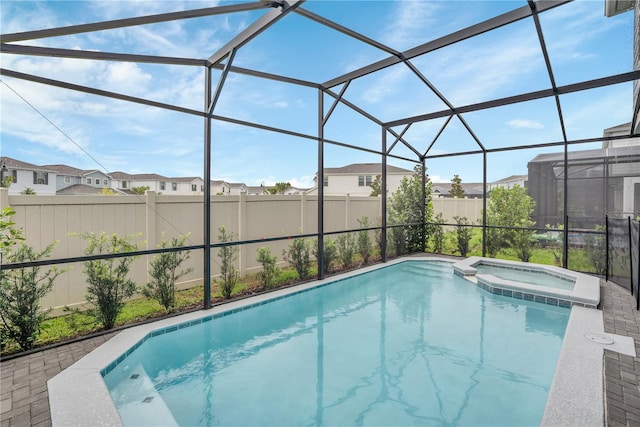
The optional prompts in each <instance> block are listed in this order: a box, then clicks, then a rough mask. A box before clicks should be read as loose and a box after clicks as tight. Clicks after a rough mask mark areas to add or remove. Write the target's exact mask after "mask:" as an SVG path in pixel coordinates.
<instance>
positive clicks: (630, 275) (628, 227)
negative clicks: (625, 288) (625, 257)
mask: <svg viewBox="0 0 640 427" xmlns="http://www.w3.org/2000/svg"><path fill="white" fill-rule="evenodd" d="M627 231H628V232H629V284H630V286H629V287H630V288H631V295H633V253H632V252H631V251H632V250H633V241H632V240H631V239H632V237H631V217H630V216H628V217H627ZM637 299H638V298H636V300H637ZM636 305H637V303H636Z"/></svg>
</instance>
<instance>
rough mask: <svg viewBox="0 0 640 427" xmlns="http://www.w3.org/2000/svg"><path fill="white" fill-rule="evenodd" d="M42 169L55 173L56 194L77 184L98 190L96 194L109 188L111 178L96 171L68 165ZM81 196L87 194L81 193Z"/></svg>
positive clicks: (49, 166)
mask: <svg viewBox="0 0 640 427" xmlns="http://www.w3.org/2000/svg"><path fill="white" fill-rule="evenodd" d="M43 167H45V168H47V169H50V170H53V171H55V172H56V192H57V193H58V194H59V192H60V191H61V190H63V189H66V188H68V187H71V186H73V185H78V184H82V185H86V186H88V187H93V188H95V189H98V193H100V192H101V191H102V189H103V188H111V178H110V177H109V176H108V175H107V174H105V173H103V172H100V171H99V170H96V169H89V170H83V169H78V168H74V167H72V166H68V165H46V166H43ZM65 194H68V192H67V193H65ZM81 194H87V193H86V192H82V193H81Z"/></svg>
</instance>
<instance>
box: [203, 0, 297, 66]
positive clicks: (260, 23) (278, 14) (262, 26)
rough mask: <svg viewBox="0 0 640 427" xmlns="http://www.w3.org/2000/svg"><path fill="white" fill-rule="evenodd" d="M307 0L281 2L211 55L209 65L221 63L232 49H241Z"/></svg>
mask: <svg viewBox="0 0 640 427" xmlns="http://www.w3.org/2000/svg"><path fill="white" fill-rule="evenodd" d="M304 1H305V0H286V1H283V2H282V3H281V6H282V7H281V8H277V9H271V10H270V11H268V12H267V13H266V14H264V15H263V16H262V17H260V19H258V20H257V21H255V22H254V23H253V24H251V25H249V26H248V27H247V28H245V29H244V30H243V31H242V32H241V33H240V34H238V35H237V36H235V37H234V38H233V39H231V40H230V41H229V42H228V43H227V44H225V45H224V46H222V47H221V48H220V49H218V51H217V52H216V53H214V54H213V55H211V56H210V57H209V59H208V60H207V65H208V66H212V65H215V64H217V63H219V62H220V61H221V60H222V59H223V58H225V57H226V56H228V55H229V52H230V51H231V49H239V48H241V47H242V46H244V45H245V44H247V43H248V42H249V41H251V40H252V39H253V38H255V37H256V36H257V35H258V34H260V33H261V32H263V31H264V30H266V29H267V28H269V27H270V26H272V25H273V24H275V23H276V22H278V21H279V20H280V19H282V18H283V17H284V16H286V15H287V14H288V13H290V12H292V11H293V10H295V9H296V8H297V7H299V6H300V5H301V4H302V3H303V2H304Z"/></svg>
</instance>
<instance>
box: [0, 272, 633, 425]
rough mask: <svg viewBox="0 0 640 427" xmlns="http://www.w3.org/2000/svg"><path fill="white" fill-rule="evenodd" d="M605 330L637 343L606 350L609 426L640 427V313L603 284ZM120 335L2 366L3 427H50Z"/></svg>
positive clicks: (619, 291)
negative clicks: (88, 360)
mask: <svg viewBox="0 0 640 427" xmlns="http://www.w3.org/2000/svg"><path fill="white" fill-rule="evenodd" d="M600 310H601V312H602V316H603V319H604V331H605V332H608V333H612V334H618V335H623V336H629V337H632V338H634V340H635V350H636V357H632V356H627V355H624V354H620V353H617V352H613V351H610V350H604V387H605V395H606V399H605V401H606V405H605V407H604V412H605V417H606V423H607V425H610V426H625V425H638V424H639V423H640V390H639V389H638V384H639V383H640V358H638V357H637V355H638V354H640V345H639V343H640V313H639V312H637V311H635V305H634V302H633V299H632V297H631V296H630V295H629V293H628V291H626V290H625V289H623V288H621V287H619V286H618V285H616V284H614V283H609V282H604V281H602V282H601V307H600ZM115 334H116V333H112V334H109V335H105V336H101V337H97V338H91V339H88V340H84V341H81V342H77V343H73V344H69V345H65V346H61V347H57V348H52V349H48V350H43V351H40V352H37V353H34V354H31V355H28V356H23V357H19V358H16V359H13V360H10V361H3V362H2V363H0V371H1V373H2V379H1V383H0V385H1V387H0V388H1V395H0V413H1V414H0V423H1V427H10V426H25V425H34V426H36V425H37V426H47V425H51V424H52V422H51V413H50V409H49V408H50V407H49V394H48V389H47V381H48V380H50V379H51V378H53V377H54V376H56V375H57V374H58V373H59V372H61V371H62V370H63V369H65V368H67V367H69V366H70V365H72V364H73V363H75V362H76V361H78V360H79V359H81V358H82V357H83V356H84V355H86V354H88V353H89V352H91V351H92V350H94V349H95V348H97V347H98V346H100V345H101V344H102V343H104V342H106V341H107V340H108V339H110V338H111V337H113V336H114V335H115Z"/></svg>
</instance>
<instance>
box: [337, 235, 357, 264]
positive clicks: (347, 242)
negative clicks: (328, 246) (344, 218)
mask: <svg viewBox="0 0 640 427" xmlns="http://www.w3.org/2000/svg"><path fill="white" fill-rule="evenodd" d="M335 246H336V257H337V258H338V260H339V261H340V264H342V267H343V268H349V267H351V264H353V256H354V255H355V253H356V240H355V238H354V237H353V234H351V233H343V234H341V235H339V236H338V238H337V239H336V243H335Z"/></svg>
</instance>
